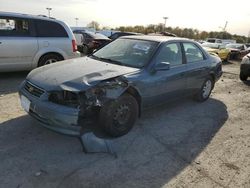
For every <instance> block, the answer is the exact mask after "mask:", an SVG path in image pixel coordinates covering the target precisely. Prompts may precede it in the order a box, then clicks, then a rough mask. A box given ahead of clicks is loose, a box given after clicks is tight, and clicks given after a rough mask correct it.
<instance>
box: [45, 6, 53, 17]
mask: <svg viewBox="0 0 250 188" xmlns="http://www.w3.org/2000/svg"><path fill="white" fill-rule="evenodd" d="M46 9H47V10H48V16H49V18H50V11H52V8H50V7H47V8H46Z"/></svg>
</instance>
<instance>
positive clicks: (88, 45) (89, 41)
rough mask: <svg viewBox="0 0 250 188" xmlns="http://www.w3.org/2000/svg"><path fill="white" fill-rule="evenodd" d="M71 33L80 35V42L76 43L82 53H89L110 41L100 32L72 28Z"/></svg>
mask: <svg viewBox="0 0 250 188" xmlns="http://www.w3.org/2000/svg"><path fill="white" fill-rule="evenodd" d="M73 33H74V34H75V35H76V34H77V35H81V37H82V38H81V42H78V44H77V48H78V51H79V52H81V53H83V54H90V53H92V52H93V51H94V50H96V49H98V48H100V47H102V46H105V45H106V44H108V43H109V42H110V41H111V40H110V39H109V38H108V37H106V36H105V35H103V34H100V33H95V32H90V31H83V30H74V31H73Z"/></svg>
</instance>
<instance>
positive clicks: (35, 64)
mask: <svg viewBox="0 0 250 188" xmlns="http://www.w3.org/2000/svg"><path fill="white" fill-rule="evenodd" d="M49 54H55V55H58V56H60V57H62V60H65V59H67V58H66V57H67V55H66V54H65V52H63V51H62V50H42V51H39V52H38V53H37V54H36V56H35V57H34V59H33V64H32V68H36V67H38V63H39V61H40V59H41V58H42V57H44V56H45V55H49Z"/></svg>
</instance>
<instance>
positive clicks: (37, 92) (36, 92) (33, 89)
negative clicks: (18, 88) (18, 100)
mask: <svg viewBox="0 0 250 188" xmlns="http://www.w3.org/2000/svg"><path fill="white" fill-rule="evenodd" d="M24 89H25V90H26V91H27V92H29V93H30V94H31V95H33V96H36V97H40V96H41V95H42V94H43V93H44V90H42V89H41V88H39V87H37V86H36V85H34V84H32V83H30V82H28V81H26V83H25V84H24Z"/></svg>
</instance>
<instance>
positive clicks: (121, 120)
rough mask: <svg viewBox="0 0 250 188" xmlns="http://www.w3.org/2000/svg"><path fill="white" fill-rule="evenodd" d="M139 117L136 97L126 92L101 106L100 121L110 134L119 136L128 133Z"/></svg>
mask: <svg viewBox="0 0 250 188" xmlns="http://www.w3.org/2000/svg"><path fill="white" fill-rule="evenodd" d="M137 117H138V104H137V101H136V99H135V98H134V97H133V96H131V95H129V94H124V95H122V96H120V97H119V98H118V99H116V100H113V101H110V102H108V103H106V104H105V105H104V106H103V107H102V108H101V110H100V116H99V121H100V125H101V126H102V128H103V129H104V130H105V131H106V132H107V133H108V134H109V135H111V136H113V137H118V136H122V135H125V134H127V133H128V132H129V131H130V130H131V129H132V127H133V125H134V123H135V121H136V119H137Z"/></svg>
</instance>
